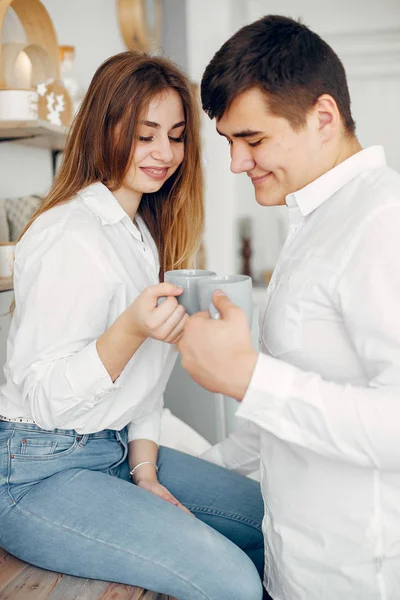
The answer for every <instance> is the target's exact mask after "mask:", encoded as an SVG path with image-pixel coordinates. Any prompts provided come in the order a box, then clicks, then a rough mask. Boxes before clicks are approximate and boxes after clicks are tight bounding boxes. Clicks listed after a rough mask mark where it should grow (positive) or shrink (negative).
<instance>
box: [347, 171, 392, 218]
mask: <svg viewBox="0 0 400 600" xmlns="http://www.w3.org/2000/svg"><path fill="white" fill-rule="evenodd" d="M347 202H348V203H349V206H350V207H351V209H350V212H352V213H353V214H354V215H357V217H358V218H359V219H362V218H363V217H364V218H366V217H370V216H371V213H374V212H378V211H379V212H380V211H382V210H383V209H384V208H385V207H387V208H389V207H393V206H399V208H400V173H398V172H397V171H395V170H394V169H392V168H390V167H388V166H387V165H383V166H380V167H376V168H374V169H366V170H365V171H363V172H362V173H360V175H359V176H358V177H357V178H356V179H355V180H354V181H352V182H351V183H350V185H349V195H348V197H347Z"/></svg>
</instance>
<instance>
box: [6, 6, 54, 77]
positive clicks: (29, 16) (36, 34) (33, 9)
mask: <svg viewBox="0 0 400 600" xmlns="http://www.w3.org/2000/svg"><path fill="white" fill-rule="evenodd" d="M9 8H12V9H13V10H14V11H15V13H16V15H17V17H18V18H19V20H20V22H21V25H22V27H23V28H24V31H25V34H26V38H27V44H26V45H25V46H23V47H22V48H21V47H18V46H19V45H18V44H17V45H14V44H12V43H11V44H4V46H5V49H3V47H2V46H0V67H1V68H0V88H9V87H10V85H9V84H10V80H11V81H12V70H13V66H14V67H15V64H16V62H17V60H18V57H19V54H20V53H21V52H24V54H25V55H26V57H27V58H28V59H29V61H30V63H31V69H32V71H31V82H30V83H31V85H29V86H28V87H30V88H34V87H36V85H37V84H38V83H40V81H41V80H43V78H44V80H47V79H49V78H52V79H59V77H60V63H59V56H58V53H59V52H58V42H57V36H56V32H55V30H54V27H53V24H52V21H51V19H50V16H49V13H48V12H47V10H46V9H45V7H44V6H43V4H42V3H41V2H40V0H0V33H1V32H2V29H3V23H4V19H5V16H6V13H7V11H8V9H9ZM3 50H4V52H3ZM19 60H20V62H21V59H19ZM10 63H11V64H10ZM24 63H25V65H27V62H26V59H25V58H24V57H23V58H22V64H24ZM20 68H22V67H21V65H20ZM27 68H29V67H27ZM10 78H11V79H10Z"/></svg>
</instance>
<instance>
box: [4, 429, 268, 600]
mask: <svg viewBox="0 0 400 600" xmlns="http://www.w3.org/2000/svg"><path fill="white" fill-rule="evenodd" d="M158 467H159V471H158V476H159V480H160V482H161V483H162V484H163V485H165V486H166V487H167V488H168V489H169V490H170V492H171V493H172V494H173V495H174V496H176V497H177V498H178V499H179V500H180V502H182V504H184V505H185V506H187V508H188V509H189V510H190V511H191V512H192V513H193V514H194V515H195V516H192V515H188V514H186V513H184V512H183V511H182V510H180V509H179V508H177V507H175V506H173V505H172V504H169V503H168V502H166V501H165V500H162V499H161V498H159V497H157V496H155V495H154V494H151V493H150V492H147V491H145V490H143V489H141V488H139V487H137V486H136V485H134V484H133V483H132V482H131V481H130V479H129V467H128V461H127V441H126V430H122V431H121V432H116V431H111V430H105V431H102V432H99V433H95V434H91V435H83V436H82V435H77V433H76V432H75V431H73V430H62V429H56V430H54V431H44V430H42V429H40V428H38V427H37V426H36V425H30V424H22V423H18V424H17V423H7V422H4V421H0V546H2V547H3V548H5V549H6V550H7V551H8V552H10V553H11V554H14V555H15V556H17V557H18V558H21V559H22V560H25V561H27V562H29V563H32V564H34V565H38V566H40V567H42V568H44V569H49V570H52V571H59V572H62V573H67V574H70V575H76V576H79V577H87V578H93V579H103V580H106V581H116V582H119V583H125V584H130V585H136V586H139V587H143V588H146V589H150V590H154V591H157V592H162V593H164V594H170V595H171V596H175V597H177V598H179V599H180V600H260V599H261V598H262V594H263V591H262V585H261V580H260V575H261V573H262V568H263V562H264V554H263V538H262V533H261V521H262V517H263V503H262V499H261V493H260V489H259V484H258V483H257V482H255V481H252V480H250V479H248V478H245V477H242V476H241V475H238V474H237V473H234V472H231V471H227V470H226V469H222V468H221V467H218V466H216V465H213V464H210V463H207V462H205V461H203V460H200V459H198V458H195V457H192V456H189V455H186V454H183V453H181V452H177V451H175V450H172V449H170V448H165V447H161V448H160V450H159V458H158ZM221 534H222V535H221Z"/></svg>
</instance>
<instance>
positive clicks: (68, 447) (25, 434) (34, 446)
mask: <svg viewBox="0 0 400 600" xmlns="http://www.w3.org/2000/svg"><path fill="white" fill-rule="evenodd" d="M77 445H78V442H77V440H76V437H75V436H73V435H68V434H63V433H55V432H52V431H49V432H41V431H29V430H27V431H24V430H22V429H18V430H17V431H16V432H15V435H14V436H13V438H12V441H11V453H12V455H13V458H14V459H17V460H28V461H29V460H52V459H56V458H61V457H62V456H65V455H68V454H70V453H71V452H73V451H74V450H75V448H76V447H77Z"/></svg>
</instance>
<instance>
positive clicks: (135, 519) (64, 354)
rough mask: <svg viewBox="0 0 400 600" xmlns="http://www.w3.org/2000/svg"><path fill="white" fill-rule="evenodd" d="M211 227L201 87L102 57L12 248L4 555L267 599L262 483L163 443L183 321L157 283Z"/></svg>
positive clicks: (2, 434)
mask: <svg viewBox="0 0 400 600" xmlns="http://www.w3.org/2000/svg"><path fill="white" fill-rule="evenodd" d="M202 226H203V204H202V179H201V172H200V150H199V117H198V114H197V104H196V99H195V98H193V97H192V93H191V88H190V84H189V83H188V81H187V79H186V78H185V76H184V75H182V73H180V71H179V70H178V69H177V68H176V67H175V66H174V65H172V64H171V63H169V62H168V61H166V60H164V59H161V58H154V57H149V56H146V55H139V54H136V53H133V52H125V53H122V54H119V55H117V56H114V57H112V58H110V59H108V60H107V61H106V62H105V63H104V64H103V65H102V66H101V67H100V68H99V69H98V71H97V73H96V74H95V76H94V78H93V81H92V83H91V85H90V87H89V90H88V92H87V94H86V97H85V99H84V100H83V103H82V106H81V109H80V111H79V114H78V115H77V117H76V119H75V121H74V123H73V126H72V130H71V134H70V136H69V140H68V143H67V147H66V149H65V152H64V160H63V163H62V166H61V169H60V172H59V175H58V177H57V179H56V181H55V184H54V186H53V188H52V190H51V191H50V193H49V195H48V197H47V198H46V199H45V201H44V204H43V206H42V207H41V209H40V211H39V212H38V213H37V214H36V215H35V217H34V218H33V219H32V221H31V222H30V224H29V225H28V227H27V229H26V230H25V233H24V234H23V236H22V239H21V240H20V242H19V243H18V245H17V251H16V260H15V275H14V286H15V310H14V315H13V320H12V324H11V328H10V334H9V340H8V355H7V363H6V366H5V375H6V379H7V381H6V384H5V385H4V387H3V388H2V389H1V392H0V414H1V415H2V416H1V417H0V419H1V420H0V544H1V545H2V546H3V547H4V548H5V549H6V550H8V551H9V552H11V553H12V554H14V555H16V556H18V557H19V558H21V559H23V560H26V561H28V562H30V563H32V564H35V565H39V566H40V567H43V568H46V569H50V570H55V571H60V572H64V573H69V574H72V575H77V576H81V577H90V578H97V579H104V580H109V581H117V582H121V583H126V584H131V585H137V586H142V587H144V588H148V589H151V590H155V591H158V592H163V593H166V594H170V595H172V596H176V597H178V598H180V599H186V600H197V599H199V600H200V599H202V600H205V599H210V600H222V599H225V598H227V599H228V598H229V600H242V599H246V600H257V599H259V598H261V596H262V586H261V582H260V578H259V574H260V573H261V571H262V566H263V541H262V534H261V520H262V514H263V506H262V501H261V495H260V492H259V486H258V484H257V483H256V482H254V481H251V480H249V479H246V478H244V477H242V476H240V475H237V474H235V473H233V472H231V471H226V470H224V469H222V468H220V467H217V466H215V465H212V464H210V463H207V462H205V461H202V460H200V459H196V458H194V457H190V456H187V455H185V454H182V453H179V452H176V451H173V450H171V449H168V448H160V449H159V448H158V440H159V429H160V414H161V410H162V397H163V391H164V387H165V385H166V382H167V380H168V377H169V375H170V373H171V369H172V366H173V363H174V360H175V357H176V352H174V349H173V344H175V342H176V341H178V340H179V338H180V335H181V333H182V330H183V326H184V323H185V319H186V315H185V313H184V310H183V309H182V307H181V306H179V305H178V303H177V300H176V296H178V295H179V293H180V291H181V290H180V288H177V287H174V286H173V285H171V284H167V283H159V282H160V279H161V280H162V278H163V272H164V271H165V270H167V269H173V268H185V267H187V266H189V265H190V262H191V259H192V257H193V254H194V252H195V251H196V249H197V247H198V243H199V238H200V234H201V231H202ZM160 296H168V298H167V300H166V301H165V302H164V303H162V304H161V305H160V306H157V300H158V298H159V297H160ZM191 513H192V514H191ZM193 515H194V516H193ZM194 517H197V518H194ZM221 533H222V534H223V535H221ZM228 538H229V539H228ZM240 548H242V549H243V550H244V552H243V551H242V550H241V549H240ZM246 554H247V556H246ZM257 571H258V572H257Z"/></svg>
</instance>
